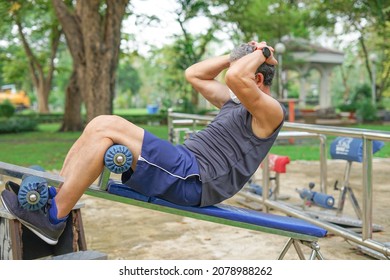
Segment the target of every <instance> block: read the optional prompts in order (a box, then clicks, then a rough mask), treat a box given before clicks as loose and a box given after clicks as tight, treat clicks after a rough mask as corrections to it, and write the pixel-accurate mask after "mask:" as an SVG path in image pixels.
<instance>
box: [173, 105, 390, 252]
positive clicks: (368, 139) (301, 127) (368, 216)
mask: <svg viewBox="0 0 390 280" xmlns="http://www.w3.org/2000/svg"><path fill="white" fill-rule="evenodd" d="M173 118H182V119H192V120H203V121H212V120H213V119H214V117H213V116H201V115H193V114H185V113H174V112H173V111H172V110H169V111H168V129H169V131H171V130H173V122H172V120H173ZM283 130H288V131H299V132H307V133H316V134H318V135H332V136H344V137H352V138H361V139H362V141H363V154H362V174H363V177H362V185H363V205H362V214H363V216H362V235H361V238H359V237H358V236H357V235H356V234H355V233H351V232H350V231H349V230H343V229H342V228H340V227H337V226H334V225H332V224H329V223H326V222H322V221H319V220H315V219H313V218H311V217H309V216H306V215H303V214H302V213H298V212H297V211H295V210H293V209H292V208H290V207H286V205H284V204H282V203H278V202H277V201H274V200H270V199H268V193H269V189H268V188H269V184H268V181H267V180H264V178H263V184H264V186H263V187H264V191H263V197H262V199H261V200H262V203H263V204H264V205H265V206H266V211H268V210H269V208H274V209H277V210H279V211H282V212H285V213H286V214H288V215H291V216H295V217H299V218H302V219H304V220H308V221H309V222H313V223H315V224H317V225H319V226H323V227H324V228H326V229H327V230H328V231H331V232H333V233H334V234H336V235H340V236H342V237H344V238H346V239H349V240H351V241H353V242H356V243H358V244H361V245H363V246H366V247H367V248H370V249H373V250H375V251H378V252H381V253H383V254H384V255H385V256H386V257H390V249H389V248H388V247H387V246H386V245H385V244H382V243H380V242H377V241H375V240H372V232H373V222H372V209H373V199H372V198H373V195H372V193H373V182H372V158H373V155H372V149H373V143H372V141H374V140H379V141H386V142H389V141H390V133H387V132H383V131H376V130H368V129H361V128H345V127H342V128H341V127H337V126H325V125H316V124H304V123H292V122H285V123H284V126H283ZM323 160H324V159H321V161H323ZM264 169H265V170H263V174H264V172H265V173H267V164H266V163H265V164H264ZM265 179H267V178H265ZM265 181H267V182H265Z"/></svg>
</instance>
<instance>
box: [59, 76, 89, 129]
mask: <svg viewBox="0 0 390 280" xmlns="http://www.w3.org/2000/svg"><path fill="white" fill-rule="evenodd" d="M78 84H79V83H78V81H77V73H76V72H75V71H73V73H72V76H71V77H70V80H69V83H68V86H67V89H66V96H65V109H64V119H63V122H62V126H61V128H60V131H80V130H82V129H83V120H82V117H81V113H80V112H81V104H82V97H81V95H80V94H79V88H78Z"/></svg>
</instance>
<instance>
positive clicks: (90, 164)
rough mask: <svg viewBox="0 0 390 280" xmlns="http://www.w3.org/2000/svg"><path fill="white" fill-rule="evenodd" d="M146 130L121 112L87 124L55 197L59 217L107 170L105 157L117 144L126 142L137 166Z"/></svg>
mask: <svg viewBox="0 0 390 280" xmlns="http://www.w3.org/2000/svg"><path fill="white" fill-rule="evenodd" d="M143 136H144V130H143V129H142V128H140V127H138V126H136V125H134V124H132V123H131V122H128V121H127V120H125V119H123V118H120V117H117V116H99V117H97V118H95V119H93V120H92V121H91V122H90V123H89V124H88V125H87V127H86V128H85V130H84V132H83V133H82V135H81V136H80V138H79V139H78V140H77V141H76V142H75V143H74V145H73V146H72V148H71V149H70V150H69V152H68V154H67V156H66V159H65V161H64V165H63V168H62V170H61V174H60V175H61V176H63V177H64V178H65V182H64V183H63V184H62V186H61V187H60V189H59V191H58V194H57V195H56V197H55V201H56V205H57V210H58V212H57V214H58V215H57V217H58V218H62V217H65V216H66V215H68V214H69V212H70V211H71V210H72V208H73V207H74V205H75V204H76V203H77V201H78V200H79V199H80V197H81V196H82V195H83V193H84V192H85V190H86V189H87V188H88V187H89V186H90V185H91V184H92V183H93V182H94V181H95V180H96V179H97V178H98V177H99V175H100V174H101V172H102V171H103V168H104V166H103V157H104V153H105V152H106V151H107V149H108V148H109V147H110V146H112V145H113V144H121V145H125V146H126V147H128V148H129V150H130V152H131V153H132V155H133V162H132V168H133V170H135V166H136V164H137V160H138V157H139V155H140V154H141V148H142V142H143Z"/></svg>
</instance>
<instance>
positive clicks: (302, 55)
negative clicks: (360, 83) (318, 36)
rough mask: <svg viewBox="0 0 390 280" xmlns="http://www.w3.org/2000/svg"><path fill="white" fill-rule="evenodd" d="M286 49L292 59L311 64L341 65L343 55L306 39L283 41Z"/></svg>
mask: <svg viewBox="0 0 390 280" xmlns="http://www.w3.org/2000/svg"><path fill="white" fill-rule="evenodd" d="M283 44H284V45H285V46H286V49H287V50H288V51H289V52H290V53H291V55H292V56H293V58H294V59H297V60H303V61H305V62H311V63H323V64H337V65H339V64H342V63H343V62H344V53H343V52H341V51H338V50H335V49H331V48H326V47H323V46H321V45H316V44H313V43H311V42H309V41H308V40H306V39H302V38H294V39H287V40H283Z"/></svg>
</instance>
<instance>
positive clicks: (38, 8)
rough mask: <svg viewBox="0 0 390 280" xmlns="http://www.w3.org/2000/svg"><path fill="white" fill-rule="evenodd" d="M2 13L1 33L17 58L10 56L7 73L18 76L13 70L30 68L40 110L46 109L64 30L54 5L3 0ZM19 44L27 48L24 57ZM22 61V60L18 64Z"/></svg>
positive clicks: (0, 10) (40, 2) (39, 1)
mask: <svg viewBox="0 0 390 280" xmlns="http://www.w3.org/2000/svg"><path fill="white" fill-rule="evenodd" d="M0 15H1V16H0V25H1V26H2V28H1V29H0V32H1V36H2V38H3V39H5V40H7V41H8V42H9V46H8V48H7V50H8V51H10V52H9V54H8V57H10V56H12V57H14V58H17V59H15V60H12V61H11V60H8V68H7V70H8V74H10V77H13V78H16V77H15V76H14V75H15V72H14V73H12V71H15V70H17V69H18V68H19V69H20V68H21V67H24V68H25V69H28V70H29V74H30V77H31V81H32V83H33V85H34V88H35V90H36V92H37V97H38V111H39V112H41V113H47V112H49V104H48V98H49V93H50V90H51V87H52V80H53V73H54V69H55V63H54V59H55V58H56V54H57V50H58V46H59V44H60V38H61V34H62V30H61V28H60V27H59V24H58V21H57V20H56V17H55V16H54V14H53V11H52V9H51V5H50V4H49V1H47V0H36V1H7V2H4V1H3V2H2V3H1V4H0ZM14 27H15V28H14ZM13 30H15V32H14V31H13ZM15 46H17V47H15ZM18 46H21V47H22V49H23V51H24V55H25V60H24V61H23V59H22V58H21V57H20V56H19V51H18ZM3 50H4V49H3ZM19 62H22V63H21V64H18V63H19ZM11 64H12V66H11ZM3 69H4V68H3ZM24 72H25V71H23V70H22V71H21V73H24ZM10 77H9V78H10ZM19 77H20V76H19Z"/></svg>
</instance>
